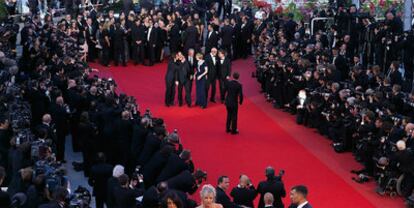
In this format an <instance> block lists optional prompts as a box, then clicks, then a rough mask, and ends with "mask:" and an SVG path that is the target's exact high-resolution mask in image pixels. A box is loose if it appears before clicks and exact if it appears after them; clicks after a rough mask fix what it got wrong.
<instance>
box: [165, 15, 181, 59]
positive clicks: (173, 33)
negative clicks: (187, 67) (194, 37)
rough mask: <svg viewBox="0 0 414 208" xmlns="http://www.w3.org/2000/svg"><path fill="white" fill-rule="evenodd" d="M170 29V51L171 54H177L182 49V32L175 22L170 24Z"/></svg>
mask: <svg viewBox="0 0 414 208" xmlns="http://www.w3.org/2000/svg"><path fill="white" fill-rule="evenodd" d="M167 27H168V28H169V36H170V41H169V42H170V51H171V53H177V52H178V51H179V50H180V48H181V31H180V26H179V25H178V24H175V23H174V22H170V24H169V25H168V26H167Z"/></svg>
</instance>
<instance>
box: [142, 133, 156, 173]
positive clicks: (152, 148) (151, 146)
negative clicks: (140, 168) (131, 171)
mask: <svg viewBox="0 0 414 208" xmlns="http://www.w3.org/2000/svg"><path fill="white" fill-rule="evenodd" d="M160 145H161V140H160V139H159V138H158V137H157V135H155V134H149V135H148V136H147V138H146V140H145V144H144V148H143V149H142V152H141V154H140V155H139V158H138V164H141V165H143V164H145V163H146V162H148V161H149V159H151V157H152V155H153V154H154V153H155V152H156V151H158V150H159V149H160Z"/></svg>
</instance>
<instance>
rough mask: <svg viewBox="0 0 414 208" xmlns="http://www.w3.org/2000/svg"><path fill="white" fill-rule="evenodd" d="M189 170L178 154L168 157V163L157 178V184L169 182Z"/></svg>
mask: <svg viewBox="0 0 414 208" xmlns="http://www.w3.org/2000/svg"><path fill="white" fill-rule="evenodd" d="M184 170H188V165H187V163H186V162H185V161H184V160H183V159H181V158H180V157H179V156H178V155H177V154H171V155H170V156H169V157H168V160H167V163H166V164H165V166H164V168H163V169H162V171H161V173H160V175H159V176H158V178H157V182H158V183H159V182H161V181H165V180H168V179H169V178H171V177H174V176H176V175H178V174H180V173H181V172H182V171H184Z"/></svg>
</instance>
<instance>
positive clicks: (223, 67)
mask: <svg viewBox="0 0 414 208" xmlns="http://www.w3.org/2000/svg"><path fill="white" fill-rule="evenodd" d="M218 64H219V65H218V66H219V67H218V68H219V73H218V74H219V78H220V79H222V80H225V79H226V78H227V76H231V62H230V59H229V58H227V57H226V58H224V60H223V64H221V60H219V62H218Z"/></svg>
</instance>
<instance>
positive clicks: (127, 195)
mask: <svg viewBox="0 0 414 208" xmlns="http://www.w3.org/2000/svg"><path fill="white" fill-rule="evenodd" d="M139 195H140V194H139V192H138V190H135V189H130V188H124V187H119V188H117V189H115V194H114V196H115V207H116V208H136V207H137V205H136V201H135V198H136V197H138V196H139Z"/></svg>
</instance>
